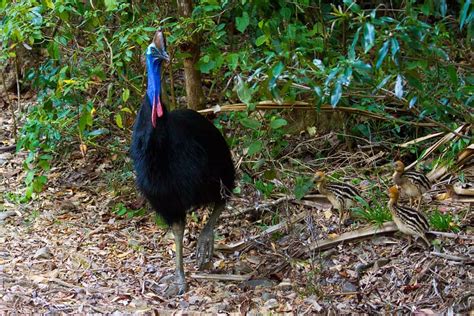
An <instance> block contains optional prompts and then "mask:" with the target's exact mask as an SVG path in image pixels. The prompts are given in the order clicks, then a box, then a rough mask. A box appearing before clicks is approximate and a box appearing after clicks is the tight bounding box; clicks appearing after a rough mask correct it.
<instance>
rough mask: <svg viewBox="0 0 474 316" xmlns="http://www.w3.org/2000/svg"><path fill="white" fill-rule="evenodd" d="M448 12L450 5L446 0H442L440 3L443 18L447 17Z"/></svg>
mask: <svg viewBox="0 0 474 316" xmlns="http://www.w3.org/2000/svg"><path fill="white" fill-rule="evenodd" d="M447 10H448V5H447V4H446V0H440V2H439V13H440V14H441V16H442V17H445V16H446V11H447Z"/></svg>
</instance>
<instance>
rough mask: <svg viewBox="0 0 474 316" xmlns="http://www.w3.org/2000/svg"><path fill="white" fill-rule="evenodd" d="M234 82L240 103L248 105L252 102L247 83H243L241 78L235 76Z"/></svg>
mask: <svg viewBox="0 0 474 316" xmlns="http://www.w3.org/2000/svg"><path fill="white" fill-rule="evenodd" d="M236 81H237V83H236V90H237V96H238V97H239V99H240V101H242V102H243V103H245V104H247V105H248V104H249V103H250V101H251V100H252V91H251V90H250V88H249V87H248V85H247V83H246V82H244V80H243V79H242V77H240V76H236Z"/></svg>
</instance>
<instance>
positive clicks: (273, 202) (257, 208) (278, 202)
mask: <svg viewBox="0 0 474 316" xmlns="http://www.w3.org/2000/svg"><path fill="white" fill-rule="evenodd" d="M292 199H294V197H292V196H284V197H281V198H279V199H276V200H274V201H271V202H267V203H262V204H258V205H255V206H250V207H247V208H244V209H243V210H240V211H238V212H236V213H231V214H224V215H222V216H221V217H220V218H221V219H226V218H231V217H236V216H240V215H243V214H245V213H247V212H250V211H254V210H255V211H258V210H260V209H264V208H267V207H271V206H275V205H278V204H280V203H281V202H284V201H290V200H292Z"/></svg>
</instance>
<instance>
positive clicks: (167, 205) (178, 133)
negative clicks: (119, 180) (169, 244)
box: [130, 30, 235, 295]
mask: <svg viewBox="0 0 474 316" xmlns="http://www.w3.org/2000/svg"><path fill="white" fill-rule="evenodd" d="M145 57H146V67H147V75H148V85H147V92H146V96H145V98H144V101H143V103H142V106H141V108H140V110H139V112H138V114H137V118H136V121H135V125H134V129H133V136H132V144H131V149H130V153H131V157H132V160H133V163H134V167H135V171H136V182H137V186H138V188H139V190H140V191H141V192H142V194H143V195H144V196H145V197H146V198H147V200H148V201H149V202H150V204H151V206H152V207H153V209H154V210H155V211H156V212H157V213H158V214H160V215H161V216H162V217H163V218H164V219H165V221H166V222H167V223H168V224H169V226H170V227H171V229H172V231H173V234H174V238H175V246H176V275H175V278H176V282H175V285H176V286H175V287H170V288H174V289H173V290H171V292H169V291H168V293H167V294H170V295H172V294H182V293H184V292H185V291H186V280H185V276H184V269H183V234H184V226H185V221H186V213H187V212H188V211H190V210H192V209H194V208H197V207H200V206H206V205H213V206H214V207H213V211H212V213H211V215H210V217H209V220H208V222H207V224H206V225H205V227H204V228H203V230H202V232H201V234H200V236H199V239H198V244H197V249H196V261H197V264H198V266H199V268H200V269H202V268H204V267H205V266H207V264H208V263H210V262H211V259H212V255H213V250H214V231H213V230H214V226H215V224H216V222H217V219H218V218H219V215H220V214H221V212H222V210H223V209H224V206H225V202H226V200H227V198H228V197H229V195H230V193H231V192H232V190H233V188H234V180H235V170H234V165H233V163H232V157H231V153H230V150H229V147H228V146H227V143H226V141H225V139H224V137H223V136H222V135H221V133H220V132H219V130H218V129H217V128H216V127H215V126H214V125H213V124H212V123H210V122H209V121H208V120H207V119H206V118H204V117H203V116H201V115H200V114H199V113H197V112H195V111H192V110H188V109H183V110H175V111H171V112H168V111H167V109H166V107H165V105H164V104H163V100H162V99H161V65H162V63H163V61H169V57H168V54H167V52H166V44H165V39H164V35H163V33H162V32H161V31H160V30H158V31H157V32H156V34H155V37H154V39H153V42H152V43H151V44H150V45H149V46H148V48H147V50H146V56H145Z"/></svg>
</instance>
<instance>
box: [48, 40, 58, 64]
mask: <svg viewBox="0 0 474 316" xmlns="http://www.w3.org/2000/svg"><path fill="white" fill-rule="evenodd" d="M48 55H49V57H51V59H56V60H57V59H59V45H58V43H57V42H56V41H54V40H53V41H51V42H50V43H49V45H48Z"/></svg>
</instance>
